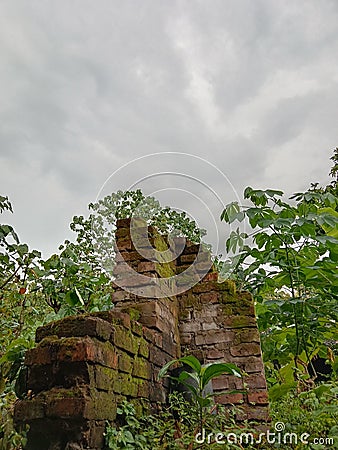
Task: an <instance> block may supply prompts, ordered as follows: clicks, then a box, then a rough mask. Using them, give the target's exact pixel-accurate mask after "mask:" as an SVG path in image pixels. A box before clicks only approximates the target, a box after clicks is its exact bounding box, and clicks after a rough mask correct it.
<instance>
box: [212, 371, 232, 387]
mask: <svg viewBox="0 0 338 450" xmlns="http://www.w3.org/2000/svg"><path fill="white" fill-rule="evenodd" d="M212 387H213V389H214V391H223V390H225V389H228V388H229V379H228V376H226V375H222V376H220V377H217V378H214V379H213V380H212Z"/></svg>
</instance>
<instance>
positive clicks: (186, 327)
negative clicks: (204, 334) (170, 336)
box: [180, 320, 202, 333]
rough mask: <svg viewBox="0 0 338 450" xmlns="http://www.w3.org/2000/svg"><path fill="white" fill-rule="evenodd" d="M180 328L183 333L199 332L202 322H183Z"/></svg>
mask: <svg viewBox="0 0 338 450" xmlns="http://www.w3.org/2000/svg"><path fill="white" fill-rule="evenodd" d="M180 330H181V332H182V333H199V332H201V330H202V324H201V323H200V322H196V321H195V320H191V321H189V322H183V323H181V324H180Z"/></svg>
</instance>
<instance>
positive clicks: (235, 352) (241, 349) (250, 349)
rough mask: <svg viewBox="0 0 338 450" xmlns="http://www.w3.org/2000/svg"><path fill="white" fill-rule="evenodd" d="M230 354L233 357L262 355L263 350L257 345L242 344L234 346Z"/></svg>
mask: <svg viewBox="0 0 338 450" xmlns="http://www.w3.org/2000/svg"><path fill="white" fill-rule="evenodd" d="M230 353H231V355H232V356H252V355H260V354H261V348H260V346H259V344H257V343H254V342H253V343H250V342H248V343H246V342H244V343H242V344H239V345H233V346H231V347H230Z"/></svg>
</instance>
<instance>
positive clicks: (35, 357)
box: [25, 347, 55, 366]
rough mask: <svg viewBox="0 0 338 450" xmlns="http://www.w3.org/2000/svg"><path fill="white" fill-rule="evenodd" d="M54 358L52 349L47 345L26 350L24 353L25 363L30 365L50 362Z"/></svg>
mask: <svg viewBox="0 0 338 450" xmlns="http://www.w3.org/2000/svg"><path fill="white" fill-rule="evenodd" d="M54 359H55V355H53V352H52V349H51V348H49V347H36V348H32V349H30V350H27V351H26V354H25V365H26V366H32V365H33V364H37V365H46V364H51V362H52V361H53V360H54Z"/></svg>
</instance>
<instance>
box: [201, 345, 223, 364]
mask: <svg viewBox="0 0 338 450" xmlns="http://www.w3.org/2000/svg"><path fill="white" fill-rule="evenodd" d="M205 356H206V358H207V360H209V359H211V360H213V361H212V362H215V361H214V360H215V359H217V360H218V359H224V357H225V352H224V351H223V350H218V349H216V348H214V347H212V348H207V349H206V350H205Z"/></svg>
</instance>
